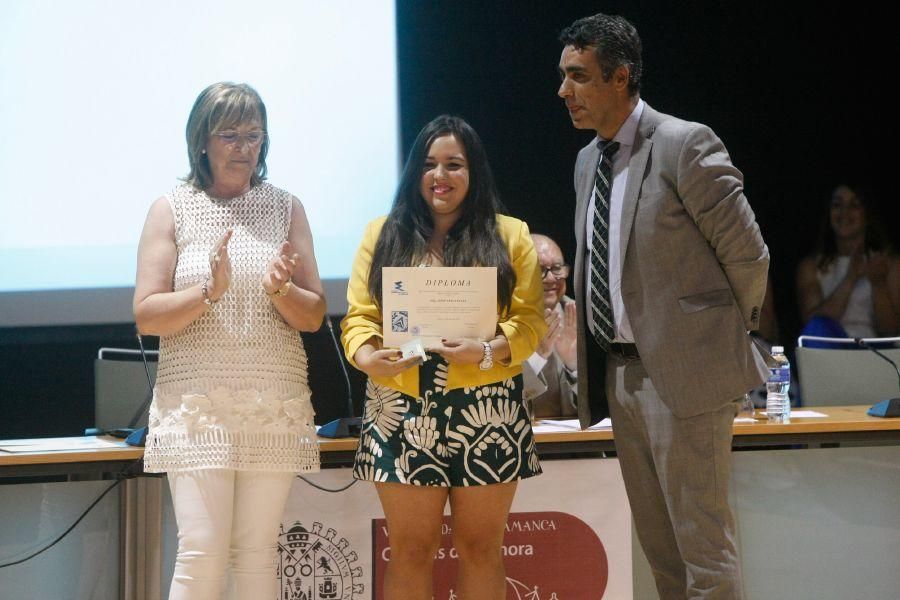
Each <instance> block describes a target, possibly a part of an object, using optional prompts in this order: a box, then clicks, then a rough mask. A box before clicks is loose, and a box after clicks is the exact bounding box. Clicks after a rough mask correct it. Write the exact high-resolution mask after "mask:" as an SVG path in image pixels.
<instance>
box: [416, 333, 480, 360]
mask: <svg viewBox="0 0 900 600" xmlns="http://www.w3.org/2000/svg"><path fill="white" fill-rule="evenodd" d="M427 350H428V351H429V352H437V353H438V354H440V355H441V356H443V357H444V360H446V361H447V362H448V363H450V364H451V365H477V364H478V363H480V362H481V361H482V360H483V359H484V346H483V345H482V343H481V342H479V341H477V340H470V339H466V338H455V339H447V340H441V343H440V344H437V345H434V346H431V347H430V348H427Z"/></svg>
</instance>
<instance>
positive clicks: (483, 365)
mask: <svg viewBox="0 0 900 600" xmlns="http://www.w3.org/2000/svg"><path fill="white" fill-rule="evenodd" d="M481 345H482V346H483V347H484V356H483V357H482V358H481V362H480V363H478V368H479V369H481V370H482V371H487V370H488V369H490V368H491V367H493V366H494V349H493V348H491V345H490V344H489V343H487V342H481Z"/></svg>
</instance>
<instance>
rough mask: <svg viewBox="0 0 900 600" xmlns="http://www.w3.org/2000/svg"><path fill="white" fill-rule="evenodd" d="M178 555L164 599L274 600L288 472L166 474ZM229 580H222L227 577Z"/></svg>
mask: <svg viewBox="0 0 900 600" xmlns="http://www.w3.org/2000/svg"><path fill="white" fill-rule="evenodd" d="M168 479H169V489H170V490H171V491H172V504H173V505H174V507H175V520H176V522H177V524H178V556H177V558H176V560H175V574H174V576H173V577H172V585H171V587H170V588H169V600H220V599H221V598H222V594H223V592H224V591H225V590H226V588H227V589H228V591H229V596H228V597H229V598H233V599H235V600H249V599H253V600H257V599H259V598H275V595H276V591H277V589H276V581H275V543H276V539H277V535H278V525H279V523H280V522H281V516H282V513H283V512H284V505H285V503H286V502H287V498H288V494H289V493H290V490H291V484H292V483H293V480H294V474H293V473H268V472H246V471H231V470H227V469H204V470H199V471H188V472H179V473H169V475H168ZM229 563H230V567H231V568H230V575H231V577H230V578H229V579H230V581H228V582H226V575H227V574H228V573H229V568H228V567H229Z"/></svg>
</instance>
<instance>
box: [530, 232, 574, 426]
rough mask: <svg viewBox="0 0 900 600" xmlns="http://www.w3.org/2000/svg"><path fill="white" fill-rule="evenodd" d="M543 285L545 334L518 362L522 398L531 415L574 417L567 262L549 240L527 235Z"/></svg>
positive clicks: (554, 243) (572, 333) (572, 308)
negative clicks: (536, 257)
mask: <svg viewBox="0 0 900 600" xmlns="http://www.w3.org/2000/svg"><path fill="white" fill-rule="evenodd" d="M531 240H532V241H533V242H534V249H535V251H536V252H537V256H538V262H539V263H540V265H541V276H542V277H541V280H542V282H543V285H544V317H545V319H546V320H547V334H546V335H545V336H544V338H543V339H542V340H541V343H540V344H538V347H537V349H536V350H535V351H534V354H532V355H531V356H530V357H528V360H526V361H525V362H523V363H522V398H523V399H524V400H525V402H526V404H527V405H528V406H529V408H530V413H531V415H532V417H537V418H542V417H572V416H575V415H576V414H577V413H576V408H575V383H576V366H577V351H576V340H577V332H576V330H575V301H574V300H572V299H571V298H569V297H568V296H566V277H568V276H569V265H567V264H566V261H565V260H564V259H563V255H562V250H560V248H559V246H558V245H557V243H556V242H554V241H553V240H552V239H550V238H549V237H547V236H546V235H541V234H539V233H533V234H531Z"/></svg>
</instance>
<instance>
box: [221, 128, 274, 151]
mask: <svg viewBox="0 0 900 600" xmlns="http://www.w3.org/2000/svg"><path fill="white" fill-rule="evenodd" d="M213 135H214V136H216V137H217V138H219V139H220V140H222V142H223V143H224V144H227V145H229V146H234V145H236V144H238V143H239V142H240V143H243V142H244V141H246V142H247V145H249V146H250V147H251V148H256V147H257V146H259V145H260V144H261V143H262V141H263V140H264V139H266V132H265V131H260V130H257V131H248V132H247V133H245V134H243V135H241V134H240V133H238V132H237V131H231V130H228V131H219V132H216V133H214V134H213Z"/></svg>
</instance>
